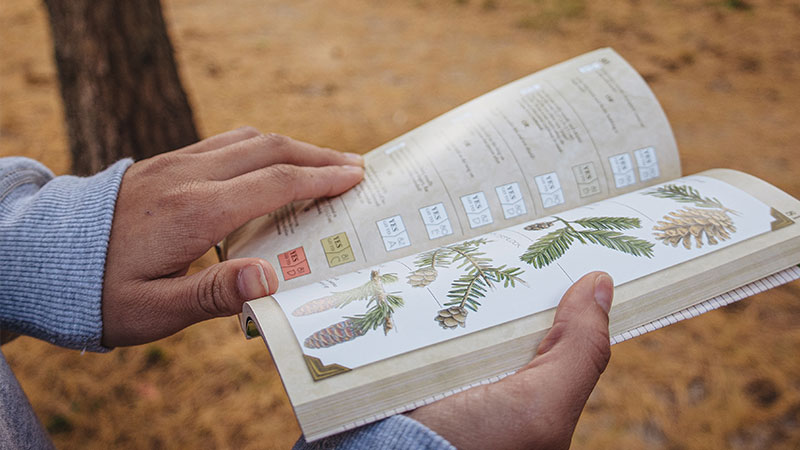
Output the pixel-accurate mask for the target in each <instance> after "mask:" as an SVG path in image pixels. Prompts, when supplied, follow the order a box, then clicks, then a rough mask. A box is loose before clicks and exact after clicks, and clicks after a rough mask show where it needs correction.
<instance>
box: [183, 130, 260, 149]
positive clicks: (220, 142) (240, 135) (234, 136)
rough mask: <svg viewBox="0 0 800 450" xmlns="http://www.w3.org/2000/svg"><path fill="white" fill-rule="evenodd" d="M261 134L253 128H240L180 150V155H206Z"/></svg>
mask: <svg viewBox="0 0 800 450" xmlns="http://www.w3.org/2000/svg"><path fill="white" fill-rule="evenodd" d="M260 134H261V133H259V132H258V130H256V129H255V128H253V127H240V128H237V129H235V130H231V131H226V132H225V133H222V134H217V135H215V136H211V137H210V138H206V139H203V140H202V141H199V142H195V143H194V144H192V145H189V146H186V147H183V148H182V149H180V150H178V152H179V153H205V152H209V151H212V150H218V149H221V148H223V147H226V146H228V145H231V144H235V143H237V142H240V141H244V140H247V139H251V138H254V137H256V136H259V135H260Z"/></svg>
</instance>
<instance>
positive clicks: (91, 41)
mask: <svg viewBox="0 0 800 450" xmlns="http://www.w3.org/2000/svg"><path fill="white" fill-rule="evenodd" d="M44 3H45V4H46V5H47V9H48V11H49V13H50V26H51V28H52V33H53V43H54V47H55V58H56V66H57V68H58V78H59V82H60V85H61V95H62V97H63V99H64V110H65V116H66V121H67V129H68V133H69V146H70V152H71V153H72V170H73V172H74V173H75V174H77V175H87V174H91V173H94V172H96V171H98V170H100V169H102V168H104V167H106V166H107V165H109V164H110V163H112V162H114V161H116V160H118V159H120V158H123V157H132V158H134V159H143V158H147V157H149V156H153V155H155V154H158V153H161V152H165V151H169V150H173V149H176V148H180V147H183V146H185V145H188V144H190V143H192V142H195V141H197V131H196V129H195V127H194V120H193V118H192V110H191V107H190V106H189V102H188V100H187V98H186V94H185V93H184V91H183V88H182V87H181V82H180V78H179V77H178V71H177V67H176V65H175V60H174V58H173V50H172V45H171V44H170V41H169V37H168V35H167V29H166V24H165V23H164V18H163V16H162V13H161V5H160V3H159V0H137V1H124V0H113V1H112V0H108V1H93V0H44Z"/></svg>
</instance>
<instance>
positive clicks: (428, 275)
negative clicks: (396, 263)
mask: <svg viewBox="0 0 800 450" xmlns="http://www.w3.org/2000/svg"><path fill="white" fill-rule="evenodd" d="M437 275H439V272H437V271H436V269H434V268H433V267H423V268H421V269H417V270H415V271H413V272H411V273H410V274H408V284H409V285H411V286H412V287H425V286H427V285H429V284H431V283H433V281H434V280H436V276H437Z"/></svg>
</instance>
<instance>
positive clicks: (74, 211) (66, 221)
mask: <svg viewBox="0 0 800 450" xmlns="http://www.w3.org/2000/svg"><path fill="white" fill-rule="evenodd" d="M131 164H132V161H131V160H122V161H119V162H117V163H116V164H114V165H112V166H111V167H109V168H108V169H106V170H105V171H103V172H100V173H98V174H97V175H94V176H92V177H88V178H79V177H73V176H62V177H56V178H52V173H51V172H50V171H49V170H47V168H45V167H44V166H42V165H41V164H39V163H37V162H35V161H32V160H29V159H25V158H4V159H0V261H2V268H0V327H2V328H4V329H8V330H11V331H14V332H17V333H21V334H27V335H30V336H34V337H37V338H40V339H43V340H46V341H49V342H51V343H53V344H56V345H60V346H64V347H69V348H75V349H85V350H91V351H107V349H105V348H104V347H102V346H101V345H100V339H101V337H102V332H103V323H102V313H101V309H100V307H101V298H102V291H103V274H104V270H105V261H106V252H107V250H108V239H109V236H110V233H111V223H112V219H113V217H114V206H115V204H116V200H117V194H118V192H119V186H120V183H121V182H122V176H123V175H124V173H125V170H126V169H127V168H128V167H129V166H130V165H131ZM48 180H49V181H48Z"/></svg>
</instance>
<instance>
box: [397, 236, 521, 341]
mask: <svg viewBox="0 0 800 450" xmlns="http://www.w3.org/2000/svg"><path fill="white" fill-rule="evenodd" d="M487 242H489V241H488V240H487V239H485V238H479V239H473V240H470V241H464V242H461V243H458V244H453V245H449V246H447V247H440V248H437V249H435V250H431V251H429V252H425V253H422V254H420V255H419V256H418V257H417V259H416V260H415V261H414V264H415V265H416V266H417V270H415V271H413V272H411V274H409V276H408V284H410V285H411V286H413V287H424V286H427V285H428V284H430V283H432V282H433V281H434V280H436V277H437V275H438V273H437V271H436V268H437V267H438V268H443V267H450V266H451V265H455V266H456V268H458V269H463V270H464V273H463V274H462V275H461V276H460V277H458V278H457V279H455V280H453V282H452V284H451V286H450V291H449V292H448V293H447V298H448V299H449V301H448V302H447V303H445V304H444V306H446V307H447V308H444V309H442V310H440V311H439V312H438V314H437V315H436V317H435V320H436V322H438V323H439V325H440V326H441V327H442V328H444V329H451V328H455V327H457V326H461V327H464V326H466V320H467V312H468V311H467V309H469V310H472V311H478V307H480V306H481V303H480V301H479V299H481V298H483V297H485V296H486V292H487V290H489V289H491V288H493V287H495V284H499V283H502V284H503V287H506V288H507V287H515V286H516V283H523V284H524V283H525V281H524V280H522V278H520V275H522V273H523V270H522V269H520V268H519V267H506V266H505V265H502V266H499V267H494V266H493V265H492V259H491V258H489V257H486V256H485V253H484V252H481V251H480V246H481V245H483V244H486V243H487Z"/></svg>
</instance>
